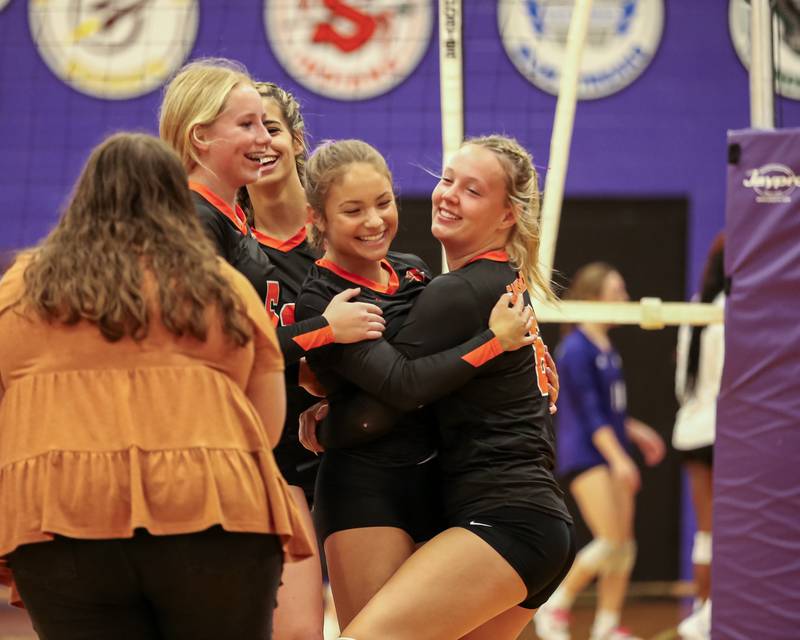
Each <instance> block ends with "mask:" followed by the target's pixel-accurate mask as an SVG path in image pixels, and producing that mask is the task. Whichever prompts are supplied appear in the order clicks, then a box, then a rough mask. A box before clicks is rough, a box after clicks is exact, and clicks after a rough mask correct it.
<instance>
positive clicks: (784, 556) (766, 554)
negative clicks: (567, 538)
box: [712, 129, 800, 640]
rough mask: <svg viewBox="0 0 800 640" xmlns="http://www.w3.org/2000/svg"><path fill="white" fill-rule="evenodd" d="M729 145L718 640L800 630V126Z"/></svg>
mask: <svg viewBox="0 0 800 640" xmlns="http://www.w3.org/2000/svg"><path fill="white" fill-rule="evenodd" d="M729 142H730V144H731V147H732V150H731V159H732V162H731V164H730V165H729V166H728V200H727V212H726V233H727V237H726V247H725V271H726V273H727V274H728V275H729V276H730V277H731V280H732V286H731V292H730V295H729V297H728V301H727V307H726V313H725V368H724V372H723V376H722V390H721V393H720V397H719V409H718V412H717V440H716V444H715V448H714V491H715V493H714V564H713V578H712V588H713V597H712V600H713V602H714V606H713V609H712V615H713V629H714V639H715V640H753V639H754V638H759V639H762V638H763V639H765V640H779V639H780V640H791V639H794V638H797V637H798V633H799V632H798V629H800V466H798V461H800V428H798V424H800V305H798V291H800V284H798V283H800V215H799V214H800V189H798V188H797V187H798V185H800V179H798V178H797V175H800V154H798V152H797V150H798V148H800V129H792V130H784V131H774V132H763V131H762V132H757V131H752V130H750V131H736V132H732V133H731V135H730V138H729ZM737 149H738V151H737ZM737 156H738V158H737ZM765 165H772V166H770V167H766V166H765ZM755 169H761V173H762V174H766V175H768V176H771V178H772V179H773V181H774V184H773V185H772V186H770V185H769V184H768V183H767V181H765V180H763V179H762V180H761V182H759V179H758V177H756V179H754V178H753V175H752V171H753V170H755Z"/></svg>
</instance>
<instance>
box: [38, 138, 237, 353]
mask: <svg viewBox="0 0 800 640" xmlns="http://www.w3.org/2000/svg"><path fill="white" fill-rule="evenodd" d="M145 273H148V275H149V276H150V278H151V281H154V282H155V284H156V285H157V300H158V307H159V308H160V314H161V322H162V323H163V324H164V326H165V327H166V328H167V329H168V330H169V331H170V332H171V333H173V334H175V335H176V336H183V335H189V336H192V337H194V338H197V339H198V340H205V339H206V335H207V331H208V320H209V315H208V313H207V310H208V309H209V308H216V310H217V312H218V314H219V315H218V317H219V319H220V320H221V324H222V329H223V332H224V334H225V335H226V336H227V337H228V338H229V339H231V340H232V342H233V343H234V344H236V345H240V346H241V345H244V344H246V343H247V342H248V341H249V340H250V338H251V335H252V329H251V327H250V324H249V322H248V320H247V318H246V317H245V315H244V310H243V305H242V302H241V300H240V299H239V297H238V296H237V295H236V294H235V292H234V291H232V290H231V287H230V283H229V282H228V281H227V280H226V279H225V278H224V277H223V275H222V274H221V272H220V269H219V264H218V259H217V258H216V255H215V254H214V251H213V248H212V247H211V244H210V242H209V241H208V240H207V239H206V236H205V234H204V233H203V230H202V228H201V226H200V223H199V221H198V219H197V213H196V212H195V208H194V204H193V203H192V199H191V195H190V194H189V189H188V187H187V178H186V172H185V170H184V168H183V166H182V164H181V160H180V158H179V157H178V156H177V154H176V153H175V152H174V151H173V150H172V149H170V148H169V146H168V145H167V144H166V143H164V142H162V141H160V140H158V139H157V138H154V137H152V136H149V135H145V134H141V133H118V134H115V135H112V136H111V137H110V138H108V139H107V140H105V141H104V142H102V143H101V144H100V145H98V146H97V147H96V148H95V149H94V150H93V151H92V153H91V155H90V156H89V159H88V160H87V162H86V165H85V166H84V168H83V171H82V173H81V175H80V177H79V178H78V181H77V183H76V185H75V188H74V191H73V194H72V196H71V198H70V201H69V203H68V205H67V206H66V209H65V211H64V213H63V214H62V216H61V219H60V220H59V221H58V223H57V224H56V226H55V228H54V229H53V230H52V231H51V232H50V234H49V235H48V236H47V238H45V239H44V240H43V241H42V243H41V244H40V245H39V246H38V247H37V248H36V249H34V250H33V252H32V261H31V264H29V265H28V267H27V268H26V270H25V274H24V279H25V296H24V298H23V302H25V303H26V304H27V305H28V306H30V307H31V308H32V309H33V310H34V311H35V312H37V313H38V314H39V315H40V316H41V317H42V318H43V319H45V320H46V321H48V322H54V321H55V322H62V323H64V324H68V325H70V324H76V323H78V322H80V321H86V322H90V323H92V324H95V325H97V327H98V329H99V330H100V332H101V333H102V334H103V336H104V337H105V338H106V339H107V340H109V341H111V342H114V341H116V340H120V339H121V338H123V337H125V336H130V337H131V338H133V339H134V340H142V339H143V338H145V337H146V336H147V333H148V329H149V326H150V317H149V315H148V298H147V296H146V295H145V292H144V291H143V288H144V282H143V279H144V275H145Z"/></svg>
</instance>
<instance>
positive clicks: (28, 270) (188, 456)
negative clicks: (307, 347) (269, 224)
mask: <svg viewBox="0 0 800 640" xmlns="http://www.w3.org/2000/svg"><path fill="white" fill-rule="evenodd" d="M0 363H2V364H0V384H1V386H0V558H1V559H2V560H0V565H5V566H0V573H2V575H1V576H0V577H2V578H4V581H5V582H11V581H13V582H14V583H15V584H16V587H18V589H19V595H21V598H22V600H23V601H24V603H25V606H26V607H27V609H28V611H29V612H30V615H31V618H32V620H33V623H34V627H35V628H36V630H37V632H38V633H39V634H40V637H46V638H48V639H55V640H62V639H64V640H69V639H72V638H84V639H86V638H97V639H100V638H109V637H114V638H124V639H127V638H131V639H133V638H136V639H139V638H142V639H143V638H148V639H150V638H165V639H167V638H168V639H173V638H175V639H178V638H187V639H188V638H192V639H198V638H215V639H216V638H223V637H236V638H256V637H257V638H269V637H270V636H271V618H272V609H273V607H274V602H275V593H276V591H277V588H278V582H279V580H280V575H281V567H282V563H283V560H284V554H285V556H286V559H287V560H293V559H300V558H304V557H307V556H308V555H309V554H310V553H311V549H310V544H309V540H308V538H307V535H306V533H305V530H304V528H303V526H302V523H301V521H300V519H299V517H298V515H297V512H296V509H295V507H294V504H293V502H292V500H291V497H290V495H289V493H288V490H287V487H286V485H285V482H284V481H283V479H282V478H281V476H280V473H279V472H278V469H277V466H276V464H275V461H274V458H273V456H272V447H273V446H274V444H275V443H277V442H278V440H279V439H280V433H281V429H282V426H283V418H284V413H285V397H284V389H283V386H284V385H283V360H282V358H281V354H280V350H279V348H278V344H277V340H276V337H275V331H274V329H273V327H272V325H271V324H270V322H269V321H268V319H267V317H266V315H265V314H264V310H263V306H262V304H261V301H260V300H259V299H258V296H257V295H256V293H255V292H254V291H253V289H252V287H250V285H249V284H248V283H247V281H246V279H245V278H244V277H243V276H242V275H241V274H239V273H238V272H237V271H236V270H235V269H233V268H232V267H231V266H229V265H228V264H226V263H225V262H223V261H222V260H220V259H219V258H217V257H216V256H215V253H214V249H213V247H212V245H211V242H209V240H208V239H207V238H206V236H205V234H203V232H202V228H201V226H200V223H199V221H198V219H197V214H196V211H195V208H194V205H193V203H192V199H191V196H190V193H189V189H188V188H187V186H186V173H185V172H184V170H183V168H182V166H181V162H180V160H179V158H178V157H177V156H176V155H175V154H174V153H173V152H172V151H171V150H170V149H169V148H168V147H167V146H166V145H165V144H164V143H162V142H161V141H159V140H157V139H155V138H152V137H150V136H147V135H143V134H118V135H115V136H112V137H111V138H110V139H108V140H106V141H105V142H104V143H102V144H101V145H99V146H98V147H97V148H96V149H95V150H94V151H93V152H92V154H91V156H90V157H89V160H88V162H87V164H86V166H85V168H84V170H83V173H82V174H81V176H80V178H79V180H78V183H77V185H76V187H75V191H74V194H73V196H72V198H71V200H70V202H69V204H68V205H67V207H66V210H65V212H64V214H63V215H62V217H61V219H60V221H59V222H58V224H57V225H56V227H55V229H54V230H53V231H52V232H51V233H50V235H49V236H48V237H47V238H46V239H45V240H44V241H43V242H42V243H41V245H39V246H38V247H36V248H35V249H33V250H31V251H29V252H26V253H23V254H22V255H21V256H20V257H19V258H18V259H17V261H16V263H15V264H14V265H13V266H12V267H11V269H10V270H9V271H8V273H7V274H6V275H5V277H4V278H3V279H2V281H0ZM232 567H235V569H232Z"/></svg>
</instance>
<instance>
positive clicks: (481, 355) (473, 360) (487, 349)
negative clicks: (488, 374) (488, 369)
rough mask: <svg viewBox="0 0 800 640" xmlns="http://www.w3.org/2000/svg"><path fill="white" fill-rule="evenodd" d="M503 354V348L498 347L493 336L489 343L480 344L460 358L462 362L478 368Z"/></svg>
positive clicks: (498, 343) (498, 341) (496, 340)
mask: <svg viewBox="0 0 800 640" xmlns="http://www.w3.org/2000/svg"><path fill="white" fill-rule="evenodd" d="M501 353H503V347H502V346H501V345H500V340H498V339H497V337H496V336H495V337H494V338H492V339H491V340H489V342H486V343H484V344H482V345H481V346H480V347H478V348H477V349H473V350H472V351H470V352H469V353H467V354H466V355H463V356H461V359H462V360H465V361H467V362H469V363H470V364H471V365H472V366H473V367H476V368H477V367H480V366H481V365H482V364H486V363H487V362H489V360H491V359H492V358H496V357H497V356H499V355H500V354H501Z"/></svg>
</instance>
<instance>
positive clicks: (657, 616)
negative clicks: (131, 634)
mask: <svg viewBox="0 0 800 640" xmlns="http://www.w3.org/2000/svg"><path fill="white" fill-rule="evenodd" d="M685 606H686V605H684V604H683V603H682V601H680V600H677V599H675V598H671V597H670V598H667V597H662V598H655V597H647V598H644V597H639V598H632V599H629V601H628V604H627V607H626V609H625V612H624V614H623V618H622V623H623V626H626V627H628V629H630V631H631V632H632V633H634V634H636V635H638V636H639V637H641V638H644V639H645V640H676V639H677V635H676V634H675V631H674V630H675V625H676V624H677V623H678V621H679V620H680V618H681V615H682V612H683V611H685ZM593 613H594V611H593V607H592V603H591V601H585V602H579V603H578V604H577V605H576V606H575V608H574V610H573V622H572V638H573V640H586V639H587V638H588V637H589V628H590V627H591V624H592V615H593ZM332 637H333V638H335V637H336V635H335V634H334V635H333V636H332ZM35 638H36V634H35V633H34V632H33V630H32V628H31V625H30V622H29V621H28V616H27V614H26V613H25V612H24V611H21V610H19V609H14V608H12V607H9V606H7V605H5V604H2V605H0V640H35ZM519 640H536V634H535V633H534V632H533V631H532V630H531V629H526V630H525V631H524V632H523V633H522V635H521V636H520V637H519Z"/></svg>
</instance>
